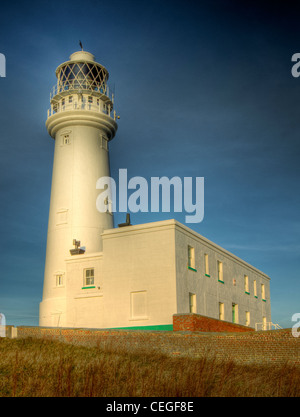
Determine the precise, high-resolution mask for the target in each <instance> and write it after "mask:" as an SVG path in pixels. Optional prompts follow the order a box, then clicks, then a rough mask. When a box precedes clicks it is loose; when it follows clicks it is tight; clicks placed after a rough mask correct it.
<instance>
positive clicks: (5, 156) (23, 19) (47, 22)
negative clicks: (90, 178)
mask: <svg viewBox="0 0 300 417" xmlns="http://www.w3.org/2000/svg"><path fill="white" fill-rule="evenodd" d="M0 14H1V25H0V53H2V54H4V55H5V57H6V77H5V78H4V77H2V78H0V110H1V111H0V150H1V152H0V169H1V176H0V193H1V194H0V195H1V198H0V213H1V216H0V231H1V241H0V242H1V251H0V265H1V275H0V312H2V313H4V314H5V316H6V322H7V324H13V325H38V314H39V303H40V301H41V299H42V289H43V275H44V263H45V251H46V238H47V223H48V213H49V201H50V187H51V176H52V163H53V152H54V141H53V139H51V138H50V136H49V135H48V133H47V130H46V128H45V122H46V117H47V109H48V107H49V94H50V90H51V88H52V87H53V86H54V85H55V82H56V78H55V69H56V68H57V66H58V65H59V64H61V63H62V62H65V61H67V60H68V59H69V56H70V55H71V54H72V53H73V52H75V51H77V50H79V49H80V47H79V40H81V42H82V44H83V47H84V50H87V51H89V52H92V53H93V54H94V55H95V57H96V60H97V61H98V62H100V63H101V64H102V65H104V66H105V67H106V68H107V69H108V71H109V73H110V79H109V83H110V85H111V86H112V87H113V88H114V89H115V108H116V111H117V114H118V115H119V116H120V120H119V121H118V125H119V127H118V131H117V134H116V137H115V139H114V140H113V141H112V142H111V143H110V164H111V175H112V177H113V178H116V179H117V178H118V170H119V169H120V168H126V169H127V170H128V177H133V176H142V177H144V178H146V179H147V180H150V178H151V177H153V176H159V177H161V176H167V177H168V178H172V177H173V176H179V177H181V178H183V177H193V178H195V177H204V183H205V191H204V218H203V221H202V222H200V223H195V224H187V226H188V227H191V228H192V229H193V230H195V231H196V232H198V233H200V234H201V235H203V236H205V237H206V238H208V239H210V240H212V241H213V242H215V243H217V244H218V245H220V246H222V247H224V248H225V249H227V250H229V251H230V252H232V253H234V254H235V255H237V256H238V257H240V258H242V259H244V260H245V261H246V262H248V263H250V264H252V265H254V266H255V267H256V268H258V269H260V270H261V271H263V272H264V273H266V274H267V275H269V276H270V278H271V282H270V285H271V310H272V322H273V323H278V324H279V325H281V326H282V327H286V328H289V327H292V325H293V324H294V323H293V322H292V316H293V314H295V313H299V312H300V280H299V270H300V220H299V213H300V194H299V181H300V164H299V157H300V141H299V129H300V118H299V111H300V78H296V77H293V76H292V73H291V69H292V66H293V65H294V63H293V62H292V61H291V58H292V55H293V54H295V53H300V34H299V19H300V6H299V3H298V4H297V2H295V1H285V2H276V1H260V2H253V1H251V2H250V1H248V0H246V1H243V2H241V1H235V0H233V1H226V0H224V1H222V0H219V1H217V0H206V1H201V0H200V1H193V0H159V1H158V0H147V1H144V0H139V1H135V0H110V1H102V0H97V1H92V0H86V1H85V2H82V1H77V0H74V1H69V0H66V1H64V2H60V3H57V2H53V1H49V2H48V1H43V2H35V1H26V2H25V1H24V2H17V3H16V2H6V4H5V5H1V11H0ZM169 218H175V219H176V220H178V221H179V222H181V223H185V213H174V212H171V213H163V212H160V213H151V212H149V213H132V214H131V221H132V223H133V224H140V223H148V222H153V221H158V220H165V219H169ZM124 221H125V215H124V213H116V215H115V224H116V225H117V224H118V223H122V222H124Z"/></svg>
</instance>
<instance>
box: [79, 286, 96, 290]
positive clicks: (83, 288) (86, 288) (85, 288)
mask: <svg viewBox="0 0 300 417" xmlns="http://www.w3.org/2000/svg"><path fill="white" fill-rule="evenodd" d="M89 288H96V287H95V286H90V287H81V289H82V290H88V289H89Z"/></svg>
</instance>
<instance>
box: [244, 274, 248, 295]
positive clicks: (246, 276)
mask: <svg viewBox="0 0 300 417" xmlns="http://www.w3.org/2000/svg"><path fill="white" fill-rule="evenodd" d="M244 286H245V293H246V294H249V277H248V275H244Z"/></svg>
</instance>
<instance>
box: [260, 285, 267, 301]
mask: <svg viewBox="0 0 300 417" xmlns="http://www.w3.org/2000/svg"><path fill="white" fill-rule="evenodd" d="M261 298H262V299H263V300H264V301H266V292H265V284H261Z"/></svg>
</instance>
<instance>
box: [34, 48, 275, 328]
mask: <svg viewBox="0 0 300 417" xmlns="http://www.w3.org/2000/svg"><path fill="white" fill-rule="evenodd" d="M108 76H109V75H108V71H107V70H106V68H105V67H104V66H103V65H101V64H99V63H97V62H96V61H95V58H94V56H93V55H92V54H91V53H89V52H86V51H83V50H81V51H79V52H75V53H73V54H72V55H71V56H70V60H69V61H67V62H64V63H63V64H61V65H59V67H58V68H57V70H56V77H57V84H56V85H55V87H54V88H53V91H52V92H51V94H50V105H51V107H50V109H49V111H48V117H47V121H46V127H47V129H48V132H49V134H50V136H51V137H52V138H53V139H54V144H55V149H54V161H53V175H52V188H51V199H50V209H49V223H48V236H47V250H46V261H45V275H44V288H43V298H42V301H41V303H40V326H47V327H71V328H94V329H146V330H172V329H173V324H174V323H175V325H176V322H177V323H181V321H182V320H183V321H185V320H187V321H186V323H190V322H191V321H189V320H190V316H187V315H193V317H192V322H193V323H194V322H195V320H196V318H195V316H197V315H199V316H200V317H199V320H200V319H201V316H205V317H210V318H214V319H216V320H219V321H220V320H224V321H226V322H233V323H234V324H241V325H244V326H248V327H252V328H256V327H257V326H258V325H259V326H263V328H266V326H267V323H271V305H270V278H269V277H268V275H266V274H265V273H263V272H261V271H260V270H258V269H257V268H255V267H254V266H252V265H250V264H248V263H247V262H245V261H244V260H242V259H240V258H238V257H237V256H235V255H234V254H232V253H230V252H228V251H227V250H225V249H223V248H221V247H220V246H219V245H217V244H215V243H213V242H211V241H210V240H208V239H206V238H205V237H204V236H201V235H200V234H198V233H196V232H195V231H193V230H192V229H190V228H188V227H187V226H186V225H184V224H181V223H179V222H178V221H176V220H175V219H169V220H162V221H159V222H153V223H145V224H134V223H135V222H134V221H133V222H132V223H133V224H131V222H130V217H129V215H128V216H127V221H126V223H121V224H119V225H118V227H114V222H113V212H112V211H113V207H112V205H111V204H110V201H109V193H108V194H107V201H106V198H105V199H103V203H104V204H103V205H102V206H101V210H98V207H97V200H98V197H99V190H100V188H97V187H98V184H99V181H98V180H99V179H103V178H105V179H107V178H109V179H110V170H109V154H108V144H109V142H110V141H111V140H112V139H113V138H114V136H115V133H116V131H117V123H116V119H117V117H116V113H115V110H114V96H113V94H112V92H111V90H110V89H109V87H108ZM170 152H171V150H170ZM100 182H101V181H100ZM106 185H107V184H106ZM107 188H109V187H107ZM104 191H107V190H106V189H105V190H104ZM101 194H102V193H101ZM103 194H105V192H104V193H103ZM112 199H113V198H112ZM128 214H129V213H128ZM133 220H134V219H133ZM182 314H183V315H184V316H182ZM178 315H179V318H178ZM178 320H179V321H178ZM195 323H196V322H195ZM199 323H200V322H199ZM188 326H189V324H188Z"/></svg>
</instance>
